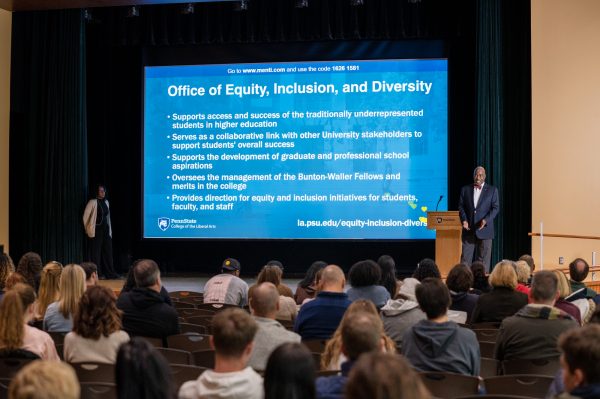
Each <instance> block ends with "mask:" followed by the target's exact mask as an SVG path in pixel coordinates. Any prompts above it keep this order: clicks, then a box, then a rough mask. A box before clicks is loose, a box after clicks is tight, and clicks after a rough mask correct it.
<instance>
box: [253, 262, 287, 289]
mask: <svg viewBox="0 0 600 399" xmlns="http://www.w3.org/2000/svg"><path fill="white" fill-rule="evenodd" d="M282 275H283V272H282V271H281V268H280V267H279V266H275V265H266V266H264V267H263V268H262V270H261V271H260V273H258V277H257V278H256V285H259V284H262V283H273V284H274V285H275V286H276V287H277V286H278V285H280V284H281V276H282Z"/></svg>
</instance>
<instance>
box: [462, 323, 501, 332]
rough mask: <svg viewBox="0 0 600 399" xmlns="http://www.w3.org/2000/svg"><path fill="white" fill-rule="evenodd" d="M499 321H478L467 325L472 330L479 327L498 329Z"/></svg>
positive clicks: (479, 328)
mask: <svg viewBox="0 0 600 399" xmlns="http://www.w3.org/2000/svg"><path fill="white" fill-rule="evenodd" d="M500 324H501V323H500V322H499V321H482V322H480V323H472V324H471V325H470V326H469V327H470V328H471V329H473V330H481V329H486V330H487V329H494V328H495V329H498V328H500Z"/></svg>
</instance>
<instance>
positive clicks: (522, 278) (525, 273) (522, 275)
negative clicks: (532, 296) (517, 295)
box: [515, 260, 531, 295]
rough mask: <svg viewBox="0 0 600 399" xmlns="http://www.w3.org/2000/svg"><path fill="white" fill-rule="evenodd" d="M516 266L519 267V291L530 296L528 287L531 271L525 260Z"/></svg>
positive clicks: (519, 261) (516, 263) (517, 262)
mask: <svg viewBox="0 0 600 399" xmlns="http://www.w3.org/2000/svg"><path fill="white" fill-rule="evenodd" d="M515 265H516V266H517V270H516V272H517V291H519V292H522V293H523V294H525V295H529V287H528V285H529V284H530V282H529V278H530V277H531V269H530V268H529V265H528V264H527V262H525V261H524V260H518V261H516V262H515Z"/></svg>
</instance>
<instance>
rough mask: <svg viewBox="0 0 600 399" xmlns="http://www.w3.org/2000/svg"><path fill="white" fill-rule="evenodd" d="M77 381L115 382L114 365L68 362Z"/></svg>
mask: <svg viewBox="0 0 600 399" xmlns="http://www.w3.org/2000/svg"><path fill="white" fill-rule="evenodd" d="M70 364H71V366H73V369H75V373H76V374H77V379H78V380H79V382H108V383H113V384H114V383H115V365H114V364H105V363H94V362H82V363H70Z"/></svg>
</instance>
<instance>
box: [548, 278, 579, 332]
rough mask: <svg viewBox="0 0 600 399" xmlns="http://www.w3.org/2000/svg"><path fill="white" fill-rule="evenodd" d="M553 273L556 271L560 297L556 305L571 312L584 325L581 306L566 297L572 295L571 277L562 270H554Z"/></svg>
mask: <svg viewBox="0 0 600 399" xmlns="http://www.w3.org/2000/svg"><path fill="white" fill-rule="evenodd" d="M552 273H554V274H555V275H556V278H557V279H558V299H557V300H556V303H555V304H554V307H556V308H559V309H560V310H562V311H564V312H566V313H568V314H570V315H571V317H572V318H574V319H575V321H577V323H578V324H579V325H582V320H581V312H580V311H579V308H578V307H577V305H575V304H573V303H571V302H569V301H567V300H566V299H565V298H567V297H568V296H569V295H571V284H570V283H569V279H568V278H567V276H566V275H565V273H564V272H563V271H562V270H552Z"/></svg>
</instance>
